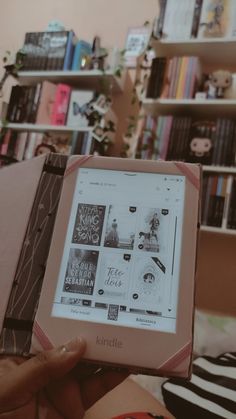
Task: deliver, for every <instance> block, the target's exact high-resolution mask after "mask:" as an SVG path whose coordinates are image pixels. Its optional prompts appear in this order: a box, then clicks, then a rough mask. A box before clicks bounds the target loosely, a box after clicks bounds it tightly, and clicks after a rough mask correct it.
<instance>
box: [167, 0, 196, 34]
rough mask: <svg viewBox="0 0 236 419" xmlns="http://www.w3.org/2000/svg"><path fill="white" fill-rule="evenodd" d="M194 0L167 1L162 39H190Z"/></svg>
mask: <svg viewBox="0 0 236 419" xmlns="http://www.w3.org/2000/svg"><path fill="white" fill-rule="evenodd" d="M194 7H195V0H181V1H179V2H177V1H176V0H168V2H167V7H166V12H165V19H164V25H163V37H164V38H166V39H168V40H175V41H176V40H182V39H190V35H191V29H192V24H193V14H194Z"/></svg>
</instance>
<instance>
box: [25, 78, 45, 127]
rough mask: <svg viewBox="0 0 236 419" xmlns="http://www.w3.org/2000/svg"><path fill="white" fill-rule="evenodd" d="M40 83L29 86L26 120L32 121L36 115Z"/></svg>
mask: <svg viewBox="0 0 236 419" xmlns="http://www.w3.org/2000/svg"><path fill="white" fill-rule="evenodd" d="M41 88H42V83H37V85H36V86H31V92H30V103H29V106H28V109H27V121H28V122H31V123H34V122H35V121H36V115H37V110H38V105H39V100H40V93H41Z"/></svg>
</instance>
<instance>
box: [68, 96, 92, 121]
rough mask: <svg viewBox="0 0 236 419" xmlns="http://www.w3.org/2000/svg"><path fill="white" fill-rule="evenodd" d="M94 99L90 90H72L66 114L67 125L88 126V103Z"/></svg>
mask: <svg viewBox="0 0 236 419" xmlns="http://www.w3.org/2000/svg"><path fill="white" fill-rule="evenodd" d="M93 99H94V92H93V91H91V90H72V92H71V97H70V105H69V110H68V116H67V125H68V126H72V127H87V126H89V118H88V116H89V115H90V112H89V110H90V108H89V106H90V103H91V102H92V101H93Z"/></svg>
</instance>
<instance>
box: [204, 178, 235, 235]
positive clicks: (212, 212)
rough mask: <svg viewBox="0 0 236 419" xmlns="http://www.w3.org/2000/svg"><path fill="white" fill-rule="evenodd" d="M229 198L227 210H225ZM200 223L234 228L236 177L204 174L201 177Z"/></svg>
mask: <svg viewBox="0 0 236 419" xmlns="http://www.w3.org/2000/svg"><path fill="white" fill-rule="evenodd" d="M228 200H229V206H228V211H227V210H226V206H227V202H228ZM201 216H202V224H203V225H208V226H212V227H221V228H228V229H235V228H236V177H235V176H234V177H233V176H231V175H230V176H227V175H215V174H213V175H212V174H206V175H204V177H203V190H202V214H201Z"/></svg>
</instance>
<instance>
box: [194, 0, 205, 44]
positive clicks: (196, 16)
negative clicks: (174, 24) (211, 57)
mask: <svg viewBox="0 0 236 419" xmlns="http://www.w3.org/2000/svg"><path fill="white" fill-rule="evenodd" d="M202 3H203V0H196V1H195V7H194V12H193V24H192V30H191V38H196V37H197V35H198V28H199V23H200V17H201V10H202Z"/></svg>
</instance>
